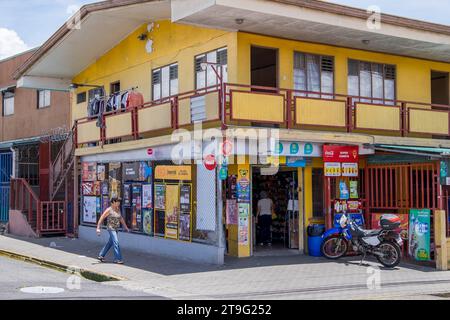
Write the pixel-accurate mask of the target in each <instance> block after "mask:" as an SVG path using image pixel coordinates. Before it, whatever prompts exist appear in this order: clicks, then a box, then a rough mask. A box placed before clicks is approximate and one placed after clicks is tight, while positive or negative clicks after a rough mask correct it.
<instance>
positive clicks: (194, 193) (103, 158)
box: [79, 145, 224, 264]
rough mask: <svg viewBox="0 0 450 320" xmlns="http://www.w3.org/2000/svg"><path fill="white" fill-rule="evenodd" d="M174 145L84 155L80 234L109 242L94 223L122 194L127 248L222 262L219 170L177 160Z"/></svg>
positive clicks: (121, 237)
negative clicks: (175, 160)
mask: <svg viewBox="0 0 450 320" xmlns="http://www.w3.org/2000/svg"><path fill="white" fill-rule="evenodd" d="M173 147H174V146H171V145H166V146H161V147H156V148H151V149H148V148H147V149H140V150H132V151H127V152H117V153H108V154H99V155H92V156H85V157H82V158H81V166H82V168H81V171H82V174H81V177H80V181H81V182H80V198H81V201H80V207H79V211H80V217H79V220H80V228H79V235H80V237H81V238H86V239H89V240H94V241H105V239H102V238H98V237H96V235H95V228H94V227H95V226H96V223H97V222H98V220H99V217H100V215H101V214H102V212H104V210H105V209H106V208H108V207H109V205H110V203H109V202H110V199H111V198H112V197H119V198H121V199H122V208H121V213H122V216H123V217H124V220H125V222H126V224H127V226H128V228H129V229H130V230H131V233H129V234H127V233H123V232H121V233H120V241H121V246H122V247H123V248H125V249H127V248H128V249H133V250H139V251H144V252H148V253H153V254H159V255H165V256H171V257H176V258H179V259H189V260H194V261H199V262H206V263H214V264H221V263H223V257H224V248H223V244H222V243H223V242H221V237H220V235H221V232H220V229H219V228H218V226H219V224H220V223H221V221H220V219H219V218H218V216H219V214H218V206H217V202H216V199H217V197H218V186H217V181H218V180H217V177H216V171H215V170H208V169H207V168H205V166H204V165H203V164H202V163H195V162H193V163H191V164H179V165H176V164H174V163H173V162H172V161H171V160H170V158H171V153H172V149H173ZM198 186H202V188H198ZM103 236H104V237H106V234H104V235H103Z"/></svg>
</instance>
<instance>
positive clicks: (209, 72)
mask: <svg viewBox="0 0 450 320" xmlns="http://www.w3.org/2000/svg"><path fill="white" fill-rule="evenodd" d="M204 62H209V63H211V64H208V65H207V67H206V70H203V68H202V63H204ZM213 64H214V65H213ZM214 69H215V70H216V71H214ZM216 72H217V73H218V74H219V75H221V72H223V74H222V75H221V76H222V80H223V82H227V81H228V51H227V48H222V49H218V50H214V51H210V52H207V53H204V54H201V55H198V56H196V57H195V79H196V80H195V86H196V89H203V88H206V87H211V86H215V85H217V84H219V78H218V76H217V74H216Z"/></svg>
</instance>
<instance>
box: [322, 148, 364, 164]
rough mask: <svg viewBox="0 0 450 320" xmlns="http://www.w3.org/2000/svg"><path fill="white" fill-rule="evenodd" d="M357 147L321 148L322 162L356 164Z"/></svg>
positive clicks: (357, 156)
mask: <svg viewBox="0 0 450 320" xmlns="http://www.w3.org/2000/svg"><path fill="white" fill-rule="evenodd" d="M358 150H359V148H358V146H333V145H324V146H323V161H324V162H340V163H344V162H345V163H358V160H359V153H358Z"/></svg>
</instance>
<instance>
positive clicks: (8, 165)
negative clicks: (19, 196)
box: [0, 152, 13, 222]
mask: <svg viewBox="0 0 450 320" xmlns="http://www.w3.org/2000/svg"><path fill="white" fill-rule="evenodd" d="M12 167H13V163H12V153H11V152H8V153H0V222H7V221H8V219H9V193H10V180H11V175H12Z"/></svg>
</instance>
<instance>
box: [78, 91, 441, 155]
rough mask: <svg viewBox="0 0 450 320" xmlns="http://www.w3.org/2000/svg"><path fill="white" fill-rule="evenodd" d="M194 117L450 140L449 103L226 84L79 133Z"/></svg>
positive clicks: (116, 136)
mask: <svg viewBox="0 0 450 320" xmlns="http://www.w3.org/2000/svg"><path fill="white" fill-rule="evenodd" d="M195 122H202V123H204V124H205V123H216V124H217V125H219V126H221V127H222V128H226V127H227V126H230V125H237V126H255V125H258V126H261V125H262V126H271V127H273V126H275V127H278V128H286V129H307V130H322V131H323V130H327V131H331V130H332V131H339V132H359V133H371V134H379V135H394V136H400V137H407V136H413V137H427V138H441V139H447V138H449V137H450V106H447V105H436V104H427V103H420V102H412V101H401V100H383V99H377V98H368V97H357V96H349V95H342V94H327V93H319V92H307V91H299V90H292V89H281V88H268V87H257V86H249V85H241V84H231V83H226V84H223V85H216V86H211V87H208V88H204V89H200V90H194V91H190V92H185V93H181V94H178V95H175V96H171V97H168V98H165V99H161V100H156V101H152V102H148V103H145V104H143V105H141V106H137V107H133V108H129V109H127V110H120V111H116V112H109V113H105V114H103V115H102V116H101V118H100V121H99V119H98V118H83V119H78V120H76V123H75V135H74V137H75V143H76V146H77V148H79V147H80V146H82V145H88V146H94V145H99V144H111V143H117V142H120V141H124V140H130V139H131V140H137V139H140V138H143V137H147V136H155V135H159V134H164V133H165V132H169V131H171V130H174V129H178V128H182V127H189V126H191V125H192V124H193V123H195ZM99 123H100V124H102V125H101V126H100V127H99V126H98V124H99Z"/></svg>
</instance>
